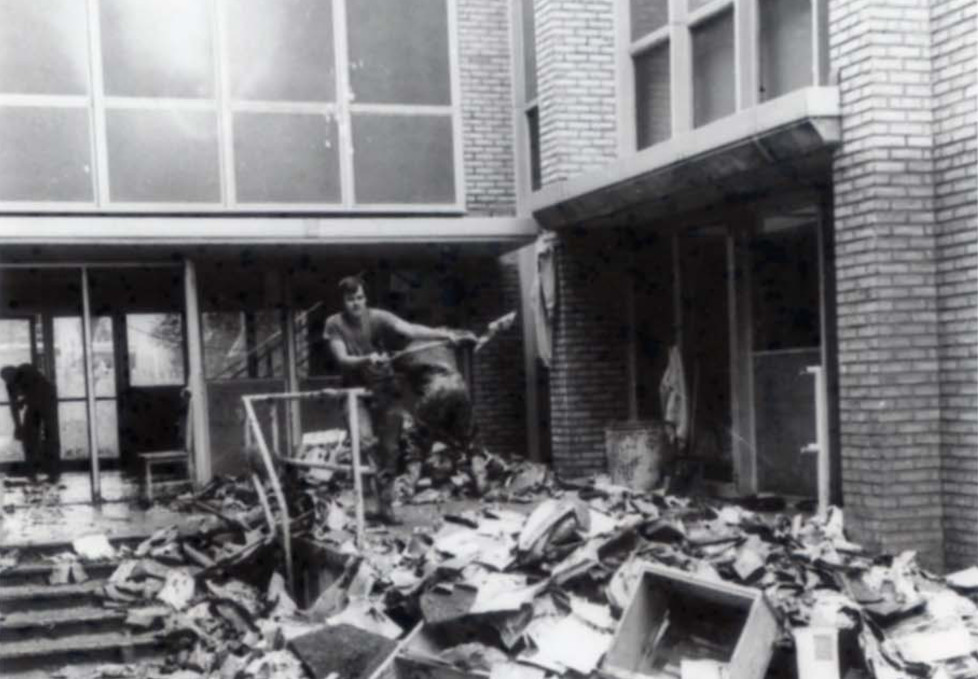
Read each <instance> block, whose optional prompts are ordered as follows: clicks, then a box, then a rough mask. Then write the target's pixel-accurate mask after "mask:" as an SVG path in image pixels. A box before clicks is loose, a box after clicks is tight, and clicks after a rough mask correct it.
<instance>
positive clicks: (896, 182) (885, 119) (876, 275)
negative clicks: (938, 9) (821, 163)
mask: <svg viewBox="0 0 978 679" xmlns="http://www.w3.org/2000/svg"><path fill="white" fill-rule="evenodd" d="M929 4H930V2H929V0H906V1H903V2H901V3H899V4H896V3H893V2H891V1H889V0H831V2H830V3H829V7H830V14H829V18H830V22H831V25H830V31H829V33H830V50H831V58H832V61H833V67H834V68H836V69H838V72H839V79H840V90H841V96H842V113H843V119H842V126H843V144H842V147H841V149H840V150H839V152H838V154H837V156H836V160H835V163H834V168H833V175H834V176H833V182H834V185H835V261H836V268H837V271H836V275H837V292H836V301H837V305H838V309H837V313H838V341H839V347H838V357H839V398H840V403H839V406H840V407H839V410H840V438H841V447H842V450H841V454H842V490H843V499H844V502H845V506H846V512H847V515H848V520H849V524H850V526H851V528H852V530H853V532H854V535H855V537H856V538H857V539H858V540H861V541H862V542H864V543H865V544H867V545H869V546H872V547H876V548H880V549H884V550H886V551H891V552H892V551H899V550H902V549H906V548H913V549H918V550H920V553H921V557H922V559H923V560H924V561H925V563H927V564H928V565H929V566H931V567H934V568H941V567H942V566H943V547H944V545H943V523H942V500H941V490H942V484H941V455H940V424H941V421H940V384H939V379H938V332H937V330H938V318H937V284H938V282H937V267H936V246H937V241H936V227H937V223H936V220H935V213H934V207H935V193H934V192H935V185H934V170H935V158H934V130H935V121H934V113H933V110H932V106H931V97H932V94H933V82H932V76H931V68H932V59H933V54H932V47H931V34H930V10H929Z"/></svg>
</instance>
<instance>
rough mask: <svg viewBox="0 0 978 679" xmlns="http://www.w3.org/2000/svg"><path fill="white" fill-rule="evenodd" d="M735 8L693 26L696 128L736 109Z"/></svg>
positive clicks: (694, 116)
mask: <svg viewBox="0 0 978 679" xmlns="http://www.w3.org/2000/svg"><path fill="white" fill-rule="evenodd" d="M733 18H734V17H733V9H728V10H724V11H723V12H721V13H720V14H717V15H715V16H712V17H710V18H709V19H707V20H706V21H703V22H702V23H699V24H697V25H696V26H693V27H692V28H691V29H690V37H691V40H692V49H693V127H701V126H702V125H706V124H707V123H710V122H713V121H714V120H717V119H719V118H723V117H724V116H727V115H730V114H731V113H733V112H734V111H735V110H736V106H737V100H736V90H735V79H734V76H735V70H734V21H733Z"/></svg>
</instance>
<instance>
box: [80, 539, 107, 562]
mask: <svg viewBox="0 0 978 679" xmlns="http://www.w3.org/2000/svg"><path fill="white" fill-rule="evenodd" d="M71 547H72V549H74V550H75V554H77V555H78V556H79V557H80V558H81V559H83V560H85V561H108V560H110V559H114V558H115V549H114V548H113V547H112V545H111V544H109V539H108V538H107V537H105V536H104V535H84V536H82V537H80V538H77V539H75V540H74V542H72V543H71Z"/></svg>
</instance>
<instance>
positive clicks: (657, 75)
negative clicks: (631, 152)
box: [629, 0, 672, 150]
mask: <svg viewBox="0 0 978 679" xmlns="http://www.w3.org/2000/svg"><path fill="white" fill-rule="evenodd" d="M629 10H630V11H631V34H630V35H631V41H632V44H631V48H630V50H629V51H630V54H631V60H632V71H633V75H634V88H635V90H634V91H635V143H636V147H637V148H638V149H639V150H641V149H645V148H648V147H650V146H653V145H655V144H658V143H659V142H661V141H665V140H667V139H669V138H670V137H671V136H672V84H671V78H672V72H671V67H672V59H671V56H670V35H669V33H670V30H671V29H670V27H669V2H668V0H631V1H630V5H629Z"/></svg>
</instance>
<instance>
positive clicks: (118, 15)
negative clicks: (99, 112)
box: [100, 0, 214, 98]
mask: <svg viewBox="0 0 978 679" xmlns="http://www.w3.org/2000/svg"><path fill="white" fill-rule="evenodd" d="M100 4H101V13H100V19H101V27H102V65H103V70H104V73H105V93H106V94H107V95H110V96H129V97H189V98H210V97H213V96H214V62H213V58H212V49H213V46H212V44H211V17H210V7H211V3H210V2H201V0H167V1H166V2H146V1H145V0H101V3H100Z"/></svg>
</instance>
